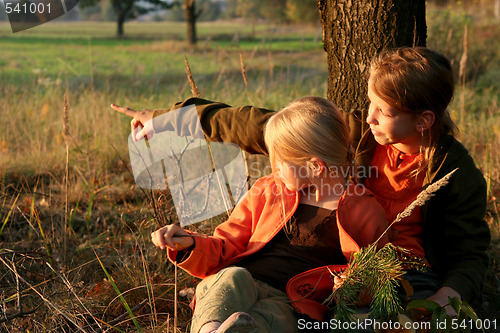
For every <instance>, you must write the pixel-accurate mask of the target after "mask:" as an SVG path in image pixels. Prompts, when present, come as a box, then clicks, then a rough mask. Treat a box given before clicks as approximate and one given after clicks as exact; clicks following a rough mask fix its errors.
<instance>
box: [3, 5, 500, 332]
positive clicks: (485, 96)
mask: <svg viewBox="0 0 500 333" xmlns="http://www.w3.org/2000/svg"><path fill="white" fill-rule="evenodd" d="M476 14H477V13H475V12H472V11H471V12H463V11H460V10H459V9H458V8H453V10H437V9H431V10H429V14H428V25H429V38H428V45H429V46H430V47H433V48H436V49H438V50H440V51H441V52H443V53H445V54H446V55H448V56H449V57H450V58H451V59H452V61H453V63H454V66H455V67H456V68H457V71H458V67H459V63H460V59H461V58H462V56H463V54H464V43H463V40H464V39H463V35H464V26H465V25H467V27H468V32H467V33H468V39H467V41H468V43H467V45H466V48H467V56H468V60H467V67H465V71H464V75H463V81H462V82H460V83H459V85H458V88H457V93H456V98H455V100H454V102H453V104H452V106H451V108H450V111H451V113H452V116H453V117H454V119H455V120H456V122H457V124H458V126H459V128H460V130H461V134H460V137H459V138H460V140H461V141H462V142H464V144H465V145H466V147H467V148H468V149H469V150H470V152H471V154H472V155H473V157H474V158H475V160H476V162H477V164H478V166H479V167H480V168H481V170H482V171H483V173H484V174H485V177H486V179H487V182H488V184H489V188H488V189H489V193H488V198H489V204H488V216H487V219H488V222H489V223H490V226H491V229H492V233H493V235H494V240H493V244H492V247H491V250H490V253H491V254H492V265H491V269H490V270H489V272H488V280H487V281H486V290H485V303H484V304H482V305H480V306H479V307H478V308H477V310H478V312H479V313H481V314H482V315H483V316H485V317H487V316H491V315H495V316H497V315H498V313H499V311H500V310H499V309H500V296H499V294H500V289H499V288H500V284H499V276H500V268H499V265H498V262H497V260H498V258H500V242H499V234H498V231H499V215H498V209H499V208H500V157H499V156H500V154H499V152H500V112H499V110H500V108H499V105H498V98H499V96H500V83H499V82H500V45H499V44H498V42H497V41H498V40H499V32H500V22H498V20H497V21H494V20H486V19H484V17H482V18H481V17H475V16H474V15H476ZM483 15H484V14H483ZM125 33H126V36H127V37H126V38H125V39H121V40H117V39H114V34H115V25H114V24H113V23H96V22H92V23H88V22H80V23H49V24H45V25H42V26H40V27H38V28H35V29H31V30H28V31H24V32H20V33H16V34H12V33H11V31H10V27H9V26H8V25H7V24H6V23H2V24H0V47H1V49H2V52H1V53H0V115H1V116H2V131H0V179H1V180H0V248H1V249H0V258H1V259H2V261H1V262H0V277H1V278H0V280H1V282H0V295H1V296H0V304H1V306H2V309H5V311H6V313H7V314H8V315H11V318H10V319H9V320H4V317H3V315H2V316H0V323H1V325H0V331H1V330H4V331H6V332H28V331H29V332H70V331H77V330H78V329H80V330H83V331H85V332H96V331H98V328H99V327H101V328H102V330H105V329H107V328H109V329H112V330H115V331H122V332H131V331H142V332H160V331H163V330H166V331H168V332H173V331H174V328H173V326H174V318H173V313H174V287H175V286H174V277H173V276H174V274H173V270H174V267H173V265H171V264H169V263H168V262H167V260H166V257H165V254H164V253H161V252H160V251H156V250H155V249H154V248H153V246H152V245H151V242H150V236H149V234H150V232H151V231H153V230H154V229H155V228H156V227H157V225H158V223H160V224H161V223H165V221H166V220H169V219H170V220H175V211H174V210H173V208H172V204H171V201H170V200H169V197H168V195H167V194H165V193H155V196H156V201H155V202H156V203H157V204H158V207H157V209H158V210H160V211H162V216H163V220H161V221H157V220H155V219H154V218H153V217H154V210H153V207H152V206H151V205H150V203H149V201H148V198H149V196H148V195H145V194H144V193H143V192H142V191H140V190H139V189H138V188H137V187H136V186H135V184H134V180H133V177H132V176H131V175H130V173H129V172H128V171H127V166H128V165H129V158H128V147H127V137H128V134H129V131H130V127H129V121H130V119H128V118H127V117H126V116H123V115H121V114H118V113H116V112H114V111H113V110H112V109H111V108H110V107H109V104H110V103H116V104H119V105H126V106H129V107H132V108H137V109H141V108H151V109H154V108H161V107H169V106H170V105H172V104H173V103H174V102H176V101H180V100H182V99H185V98H187V97H190V95H191V91H190V87H189V84H188V82H187V80H186V74H185V67H184V54H186V56H187V58H188V59H189V62H190V65H191V70H192V72H193V75H194V78H195V80H196V83H197V85H198V87H199V89H200V92H201V95H202V97H205V98H208V99H214V100H219V101H223V102H226V103H228V104H233V105H243V104H253V105H258V106H263V107H268V108H271V109H278V108H280V107H282V106H284V105H285V104H286V103H288V102H289V101H291V100H293V99H295V98H297V97H299V96H303V95H319V96H326V89H327V87H326V82H327V75H328V73H327V68H326V54H325V53H324V52H323V50H322V44H321V40H320V33H319V32H318V27H301V26H280V27H277V26H271V25H264V24H260V25H256V26H255V27H252V26H251V25H249V24H245V23H244V22H241V23H240V22H217V23H215V24H214V23H211V24H209V23H203V24H200V25H199V36H200V42H199V45H198V46H197V47H196V49H186V48H185V46H184V43H183V36H184V25H183V24H180V23H179V24H178V23H135V22H130V23H127V24H126V25H125ZM240 54H241V55H242V56H243V58H244V62H245V67H246V72H247V76H248V87H246V86H245V83H244V81H243V78H242V74H241V69H240V66H241V65H240ZM66 92H67V94H68V103H69V109H68V116H69V122H68V125H69V134H70V136H69V137H68V136H65V135H63V110H64V100H63V96H64V94H65V93H66ZM67 157H68V158H69V160H68V162H67ZM252 158H254V157H252ZM67 166H68V171H69V172H68V178H66V167H67ZM220 220H221V218H215V219H214V220H213V221H209V222H208V223H204V224H201V225H196V226H193V228H199V229H200V230H202V229H203V228H205V229H207V228H208V230H210V229H211V228H212V227H213V226H214V225H216V224H217V223H218V222H219V221H220ZM65 226H68V229H67V230H68V231H67V232H65V231H64V230H65ZM194 283H195V281H193V279H192V278H190V277H188V276H186V275H184V274H183V273H182V272H179V274H178V281H177V288H178V289H179V290H180V289H184V288H185V287H191V286H193V284H194ZM177 303H178V306H179V308H178V313H179V315H178V318H176V319H177V326H178V331H182V332H183V331H185V327H186V325H188V322H189V318H190V310H189V309H188V307H187V303H188V300H187V299H186V298H182V297H179V299H178V302H177ZM17 313H20V314H21V315H19V316H17V317H12V315H14V314H17ZM131 313H133V315H131ZM492 319H493V318H492Z"/></svg>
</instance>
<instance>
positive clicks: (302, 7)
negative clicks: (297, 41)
mask: <svg viewBox="0 0 500 333" xmlns="http://www.w3.org/2000/svg"><path fill="white" fill-rule="evenodd" d="M286 15H287V17H288V19H289V20H290V21H292V22H296V23H316V24H317V23H319V12H318V2H317V1H314V0H305V1H304V0H287V2H286Z"/></svg>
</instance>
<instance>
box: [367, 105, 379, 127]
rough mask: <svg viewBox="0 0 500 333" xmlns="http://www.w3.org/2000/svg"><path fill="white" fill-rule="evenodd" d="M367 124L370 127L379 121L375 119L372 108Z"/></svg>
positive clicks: (369, 110) (369, 111)
mask: <svg viewBox="0 0 500 333" xmlns="http://www.w3.org/2000/svg"><path fill="white" fill-rule="evenodd" d="M366 122H367V123H368V124H369V125H376V124H377V120H376V119H375V117H374V116H373V112H371V108H370V109H368V116H367V117H366Z"/></svg>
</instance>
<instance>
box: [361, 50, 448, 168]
mask: <svg viewBox="0 0 500 333" xmlns="http://www.w3.org/2000/svg"><path fill="white" fill-rule="evenodd" d="M369 80H370V81H371V86H372V88H373V91H374V93H375V94H376V95H377V96H379V97H380V98H381V99H383V100H384V101H385V102H386V103H388V104H389V105H391V106H392V107H393V108H394V109H396V110H398V111H401V112H405V113H410V114H413V115H419V114H421V113H422V112H424V111H426V110H430V111H432V112H433V113H434V115H435V121H434V124H433V125H432V127H431V128H430V130H428V131H426V133H423V136H424V139H425V142H422V145H421V148H422V150H423V152H424V157H425V160H424V163H423V165H422V166H421V167H420V168H419V170H417V173H416V174H418V173H419V172H420V171H423V170H425V169H426V168H427V165H428V163H429V161H430V160H431V159H432V158H433V155H434V153H435V150H436V147H437V145H438V140H439V138H440V136H441V135H446V134H449V135H454V134H455V133H456V131H457V127H456V125H455V124H454V122H453V120H452V119H451V117H450V114H449V112H448V110H447V108H448V105H449V104H450V102H451V100H452V98H453V93H454V86H455V82H454V79H453V71H452V68H451V64H450V61H449V60H448V59H447V58H446V57H445V56H443V55H442V54H441V53H439V52H437V51H434V50H431V49H428V48H425V47H402V48H397V49H393V50H389V51H385V52H382V53H381V54H380V55H379V56H377V57H375V58H374V59H373V60H372V63H371V66H370V79H369Z"/></svg>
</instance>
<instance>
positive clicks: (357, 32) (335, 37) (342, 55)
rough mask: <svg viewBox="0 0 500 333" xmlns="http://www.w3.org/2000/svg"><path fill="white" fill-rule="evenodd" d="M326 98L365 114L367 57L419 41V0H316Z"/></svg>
mask: <svg viewBox="0 0 500 333" xmlns="http://www.w3.org/2000/svg"><path fill="white" fill-rule="evenodd" d="M318 8H319V13H320V20H321V24H322V26H323V43H324V49H325V51H326V53H327V58H328V98H329V99H330V100H332V101H333V102H335V103H336V104H337V105H338V106H339V107H340V108H342V109H344V110H353V109H358V110H361V111H362V112H363V117H365V116H366V110H367V109H368V101H367V97H366V96H367V79H368V74H369V67H370V61H371V59H372V58H373V57H374V56H375V55H377V54H378V53H380V51H382V50H384V49H389V48H393V47H398V46H425V41H426V36H427V26H426V23H425V0H411V1H408V0H363V1H353V0H319V1H318Z"/></svg>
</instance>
